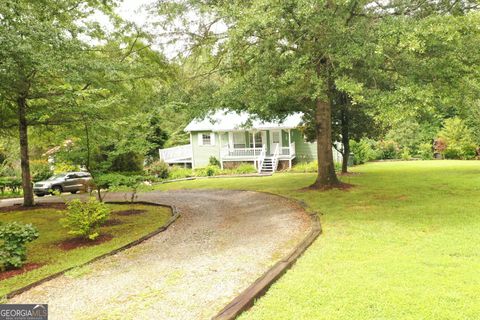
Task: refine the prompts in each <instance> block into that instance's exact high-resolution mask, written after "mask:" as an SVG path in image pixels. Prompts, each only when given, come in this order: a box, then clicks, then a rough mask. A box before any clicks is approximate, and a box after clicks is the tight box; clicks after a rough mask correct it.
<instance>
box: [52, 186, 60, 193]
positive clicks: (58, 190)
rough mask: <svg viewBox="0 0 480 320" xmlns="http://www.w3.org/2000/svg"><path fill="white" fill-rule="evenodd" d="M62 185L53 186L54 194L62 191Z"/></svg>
mask: <svg viewBox="0 0 480 320" xmlns="http://www.w3.org/2000/svg"><path fill="white" fill-rule="evenodd" d="M62 191H63V190H62V187H60V186H53V187H52V195H54V194H55V193H62Z"/></svg>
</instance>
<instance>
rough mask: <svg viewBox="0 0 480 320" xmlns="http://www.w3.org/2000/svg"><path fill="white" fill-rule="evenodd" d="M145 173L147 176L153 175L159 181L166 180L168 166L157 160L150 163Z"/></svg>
mask: <svg viewBox="0 0 480 320" xmlns="http://www.w3.org/2000/svg"><path fill="white" fill-rule="evenodd" d="M146 171H147V173H148V174H149V175H153V176H155V177H157V178H160V179H167V178H168V173H169V167H168V164H166V163H165V161H163V160H158V161H155V162H153V163H151V164H150V165H149V166H148V167H147V168H146Z"/></svg>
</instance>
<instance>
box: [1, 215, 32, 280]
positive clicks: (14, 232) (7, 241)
mask: <svg viewBox="0 0 480 320" xmlns="http://www.w3.org/2000/svg"><path fill="white" fill-rule="evenodd" d="M38 236H39V233H38V230H37V229H36V228H35V227H34V226H33V225H31V224H22V223H18V222H10V223H7V224H0V240H1V241H2V242H1V243H0V270H2V271H3V270H7V269H11V268H20V267H21V266H22V265H23V264H24V263H25V261H26V260H27V247H26V244H27V243H28V242H32V241H33V240H35V239H37V238H38Z"/></svg>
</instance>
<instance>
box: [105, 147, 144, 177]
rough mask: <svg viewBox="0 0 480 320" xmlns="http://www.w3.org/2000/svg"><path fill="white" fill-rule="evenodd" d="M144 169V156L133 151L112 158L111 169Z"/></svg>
mask: <svg viewBox="0 0 480 320" xmlns="http://www.w3.org/2000/svg"><path fill="white" fill-rule="evenodd" d="M142 170H143V156H142V155H140V154H138V153H135V152H133V151H129V152H125V153H121V154H118V155H116V156H115V157H114V158H113V159H112V165H111V166H110V171H113V172H139V171H142Z"/></svg>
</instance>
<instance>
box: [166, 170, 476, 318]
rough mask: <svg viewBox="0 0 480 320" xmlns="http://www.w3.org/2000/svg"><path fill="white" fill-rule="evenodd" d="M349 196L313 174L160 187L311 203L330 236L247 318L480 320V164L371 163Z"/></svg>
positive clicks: (356, 178)
mask: <svg viewBox="0 0 480 320" xmlns="http://www.w3.org/2000/svg"><path fill="white" fill-rule="evenodd" d="M351 171H352V172H354V173H355V174H354V175H350V176H345V177H343V178H342V180H343V181H344V182H348V183H351V184H354V185H355V187H354V188H353V189H351V190H348V191H341V190H332V191H327V192H317V191H302V190H301V189H302V188H303V187H306V186H308V185H309V184H311V183H312V182H313V181H314V179H315V175H314V174H288V173H287V174H275V175H274V176H272V177H266V178H248V179H246V178H243V179H239V178H236V179H235V178H232V179H208V180H197V181H186V182H181V183H174V184H165V185H161V186H159V187H157V188H160V189H179V188H231V189H249V190H260V191H269V192H274V193H278V194H282V195H286V196H289V197H292V198H295V199H299V200H304V201H305V202H306V203H307V204H308V205H309V207H310V208H311V210H314V211H316V212H318V214H319V215H320V220H321V223H322V228H323V234H322V235H321V236H320V238H318V240H317V241H316V242H315V243H314V244H313V245H312V246H311V247H310V248H309V249H308V250H307V251H306V253H305V254H304V255H303V256H302V257H301V258H300V259H299V261H298V262H297V263H296V264H295V266H294V267H293V268H292V269H291V270H290V271H288V272H287V273H286V274H285V275H284V276H283V277H282V278H281V279H280V280H279V281H277V282H276V283H275V284H274V285H273V286H272V288H271V289H270V290H269V291H268V292H267V294H266V295H265V296H264V297H263V298H261V299H260V300H259V301H257V302H256V304H255V306H254V307H253V308H252V309H251V310H250V311H248V312H247V313H244V314H243V315H242V316H241V317H240V318H241V319H355V320H360V319H480V162H478V161H418V162H383V163H369V164H366V165H363V166H358V167H355V168H353V169H352V170H351Z"/></svg>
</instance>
